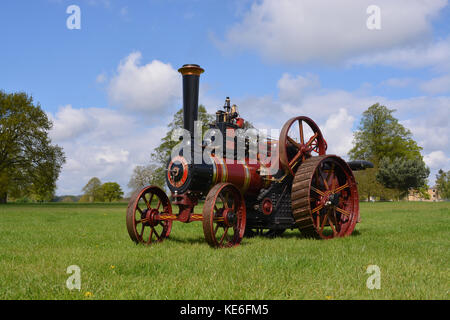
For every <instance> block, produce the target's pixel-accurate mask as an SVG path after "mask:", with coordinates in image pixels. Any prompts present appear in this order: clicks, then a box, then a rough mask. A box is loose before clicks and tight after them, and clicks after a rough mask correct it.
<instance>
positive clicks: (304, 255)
mask: <svg viewBox="0 0 450 320" xmlns="http://www.w3.org/2000/svg"><path fill="white" fill-rule="evenodd" d="M125 210H126V205H125V204H112V205H107V204H105V205H101V204H93V205H90V204H85V205H79V204H44V205H30V204H27V205H14V204H11V205H6V206H0V299H448V298H449V284H450V283H449V267H448V266H449V240H450V233H449V226H450V203H448V202H447V203H418V202H410V203H405V202H400V203H363V204H361V216H362V222H361V223H360V224H358V225H357V227H356V230H355V232H354V234H353V235H352V236H350V237H347V238H343V239H334V240H328V241H318V240H309V239H304V238H302V237H301V236H300V233H299V231H298V230H293V231H289V232H286V233H285V235H284V236H283V237H281V238H277V239H265V238H261V237H256V238H251V239H246V238H244V240H243V242H242V244H241V246H239V247H236V248H233V249H220V250H217V249H212V248H210V247H209V246H208V245H207V244H206V242H205V241H204V238H203V231H202V226H201V223H191V224H181V223H174V225H173V229H172V233H171V238H170V239H169V240H166V241H165V242H163V243H161V244H157V245H154V246H151V247H144V246H136V245H135V244H134V243H133V242H132V241H131V240H130V239H129V237H128V233H127V231H126V226H125ZM371 264H375V265H378V266H379V267H380V269H381V289H380V290H369V289H368V288H367V287H366V280H367V278H368V277H369V274H367V273H366V269H367V266H368V265H371ZM70 265H78V266H79V267H80V268H81V280H82V288H81V290H80V291H78V290H74V291H70V290H68V289H67V288H66V280H67V278H68V277H69V276H70V275H69V274H66V268H67V267H68V266H70ZM86 292H90V293H92V296H91V297H86V296H85V294H86Z"/></svg>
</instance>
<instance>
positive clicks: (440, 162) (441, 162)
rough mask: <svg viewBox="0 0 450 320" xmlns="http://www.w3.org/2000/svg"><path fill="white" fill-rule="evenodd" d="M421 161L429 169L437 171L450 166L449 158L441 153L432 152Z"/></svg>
mask: <svg viewBox="0 0 450 320" xmlns="http://www.w3.org/2000/svg"><path fill="white" fill-rule="evenodd" d="M423 160H424V161H425V163H426V164H427V166H429V167H430V168H431V169H434V170H439V169H443V168H444V169H445V168H448V167H449V166H450V158H449V157H447V156H446V155H445V153H444V152H442V151H433V152H431V153H429V154H427V155H425V156H424V157H423Z"/></svg>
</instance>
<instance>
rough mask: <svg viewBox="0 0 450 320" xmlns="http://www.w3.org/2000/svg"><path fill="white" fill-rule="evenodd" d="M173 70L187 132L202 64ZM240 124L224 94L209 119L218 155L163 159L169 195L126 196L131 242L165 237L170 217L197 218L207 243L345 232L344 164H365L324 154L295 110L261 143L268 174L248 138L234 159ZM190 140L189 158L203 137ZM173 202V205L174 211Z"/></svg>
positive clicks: (312, 128)
mask: <svg viewBox="0 0 450 320" xmlns="http://www.w3.org/2000/svg"><path fill="white" fill-rule="evenodd" d="M178 71H179V72H180V73H181V74H182V75H183V116H184V129H186V130H188V131H189V132H190V133H191V136H193V135H194V122H195V121H196V120H197V116H198V92H199V78H200V74H201V73H203V72H204V70H203V69H202V68H200V67H199V66H198V65H194V64H190V65H184V66H183V67H182V68H180V69H179V70H178ZM243 127H245V121H244V120H243V119H242V118H240V117H239V114H238V112H237V107H236V106H235V105H233V106H231V105H230V100H229V98H227V99H226V102H225V107H224V110H223V111H222V110H219V111H218V112H217V113H216V121H215V122H214V123H212V124H210V128H211V129H214V130H219V131H220V133H222V136H223V137H224V138H223V147H224V150H223V156H216V155H215V153H214V152H213V153H211V156H210V158H209V161H206V160H205V159H203V158H204V157H202V156H201V157H200V159H201V160H200V162H199V161H188V160H187V158H188V157H186V154H184V155H183V154H179V155H177V156H175V157H173V158H172V159H170V161H169V162H168V165H167V168H166V170H167V171H166V181H167V185H168V187H169V189H170V191H171V193H172V196H171V198H172V201H171V200H169V197H168V196H167V195H166V193H165V192H164V191H163V190H162V189H160V188H158V187H156V186H148V187H145V188H144V189H142V190H141V191H139V192H137V193H135V194H134V195H133V196H132V197H131V199H130V202H129V205H128V209H127V216H126V223H127V229H128V233H129V235H130V237H131V239H132V240H133V241H135V242H136V243H143V244H152V243H157V242H161V241H163V240H164V239H166V238H168V237H169V235H170V232H171V229H172V223H173V221H180V222H184V223H188V222H193V221H202V223H203V231H204V235H205V238H206V241H207V242H208V244H209V245H211V246H212V247H232V246H236V245H238V244H239V243H240V242H241V240H242V238H243V237H244V234H245V235H246V236H252V235H256V234H264V235H267V236H277V235H280V234H282V233H283V232H284V231H285V230H286V229H292V228H299V229H300V231H301V232H302V233H303V234H304V235H306V236H308V237H314V238H324V239H328V238H334V237H343V236H347V235H350V234H351V233H352V231H353V229H354V228H355V225H356V223H357V222H358V220H359V207H358V191H357V186H356V182H355V179H354V176H353V173H352V170H362V169H365V168H366V167H370V166H371V164H370V163H368V162H364V161H355V162H350V163H347V162H345V161H344V160H343V159H341V158H339V157H338V156H335V155H327V154H326V150H327V143H326V141H325V139H324V137H323V136H322V133H321V131H320V129H319V127H318V126H317V125H316V124H315V123H314V121H313V120H311V119H310V118H307V117H304V116H299V117H295V118H292V119H290V120H289V121H287V122H286V123H285V125H284V126H283V128H282V129H281V133H280V137H279V139H278V140H270V139H269V142H268V144H269V146H270V147H269V149H270V150H276V151H275V152H276V154H270V152H271V151H270V150H269V152H268V154H267V155H270V156H271V158H272V159H276V161H277V162H279V163H277V164H279V169H278V170H276V172H271V173H270V174H269V173H268V172H270V167H271V166H273V164H274V163H273V161H272V162H271V163H266V162H267V161H262V159H263V158H264V157H263V156H262V154H260V153H259V152H257V153H256V154H254V153H253V154H252V153H251V152H250V149H251V148H250V147H249V146H250V145H251V143H252V142H251V141H249V139H246V140H245V143H244V145H245V157H244V160H243V161H239V160H238V158H237V152H236V149H237V148H236V147H237V141H238V139H239V132H241V131H240V130H238V129H242V128H243ZM194 145H195V141H194V140H192V141H190V146H191V147H190V149H189V151H190V152H191V154H190V156H191V159H192V160H194V159H195V157H196V153H198V152H199V151H200V153H201V154H203V151H204V150H205V148H208V144H207V143H205V141H202V143H201V145H200V147H199V148H197V150H196V148H194ZM198 149H199V150H198ZM230 151H231V152H230ZM184 152H185V151H184ZM197 156H198V154H197ZM227 157H228V158H227ZM197 159H198V157H197ZM272 171H273V170H272ZM205 196H206V199H205V202H204V205H203V211H202V214H195V213H194V207H195V206H196V205H197V204H198V202H199V200H201V199H203V198H204V197H205ZM173 206H176V207H178V213H175V212H174V211H173Z"/></svg>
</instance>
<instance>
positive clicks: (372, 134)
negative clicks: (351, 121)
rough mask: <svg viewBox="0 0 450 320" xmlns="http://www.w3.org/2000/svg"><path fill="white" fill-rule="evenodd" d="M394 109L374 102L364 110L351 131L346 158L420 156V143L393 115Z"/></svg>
mask: <svg viewBox="0 0 450 320" xmlns="http://www.w3.org/2000/svg"><path fill="white" fill-rule="evenodd" d="M394 112H395V110H393V109H392V110H391V109H388V108H387V107H385V106H382V105H380V104H379V103H376V104H374V105H372V106H371V107H370V108H368V109H367V110H366V111H364V113H363V115H362V118H361V122H360V125H359V127H358V130H357V131H356V132H355V134H354V139H353V148H352V149H351V150H350V152H349V156H350V159H353V160H356V159H361V160H369V161H373V162H375V164H376V165H378V164H379V162H380V160H381V159H382V158H386V157H387V158H389V159H391V160H393V159H395V158H408V159H415V158H418V157H419V158H422V156H421V154H420V151H421V150H422V148H421V147H419V146H418V145H417V143H416V142H415V141H414V140H413V138H412V134H411V131H409V130H408V129H407V128H405V127H404V126H403V125H402V124H401V123H399V122H398V120H397V119H396V118H395V117H394V116H393V113H394Z"/></svg>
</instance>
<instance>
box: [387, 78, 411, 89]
mask: <svg viewBox="0 0 450 320" xmlns="http://www.w3.org/2000/svg"><path fill="white" fill-rule="evenodd" d="M416 82H417V80H416V79H414V78H389V79H387V80H385V81H383V82H382V83H381V85H382V86H388V87H392V88H406V87H409V86H411V85H413V84H415V83H416Z"/></svg>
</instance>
